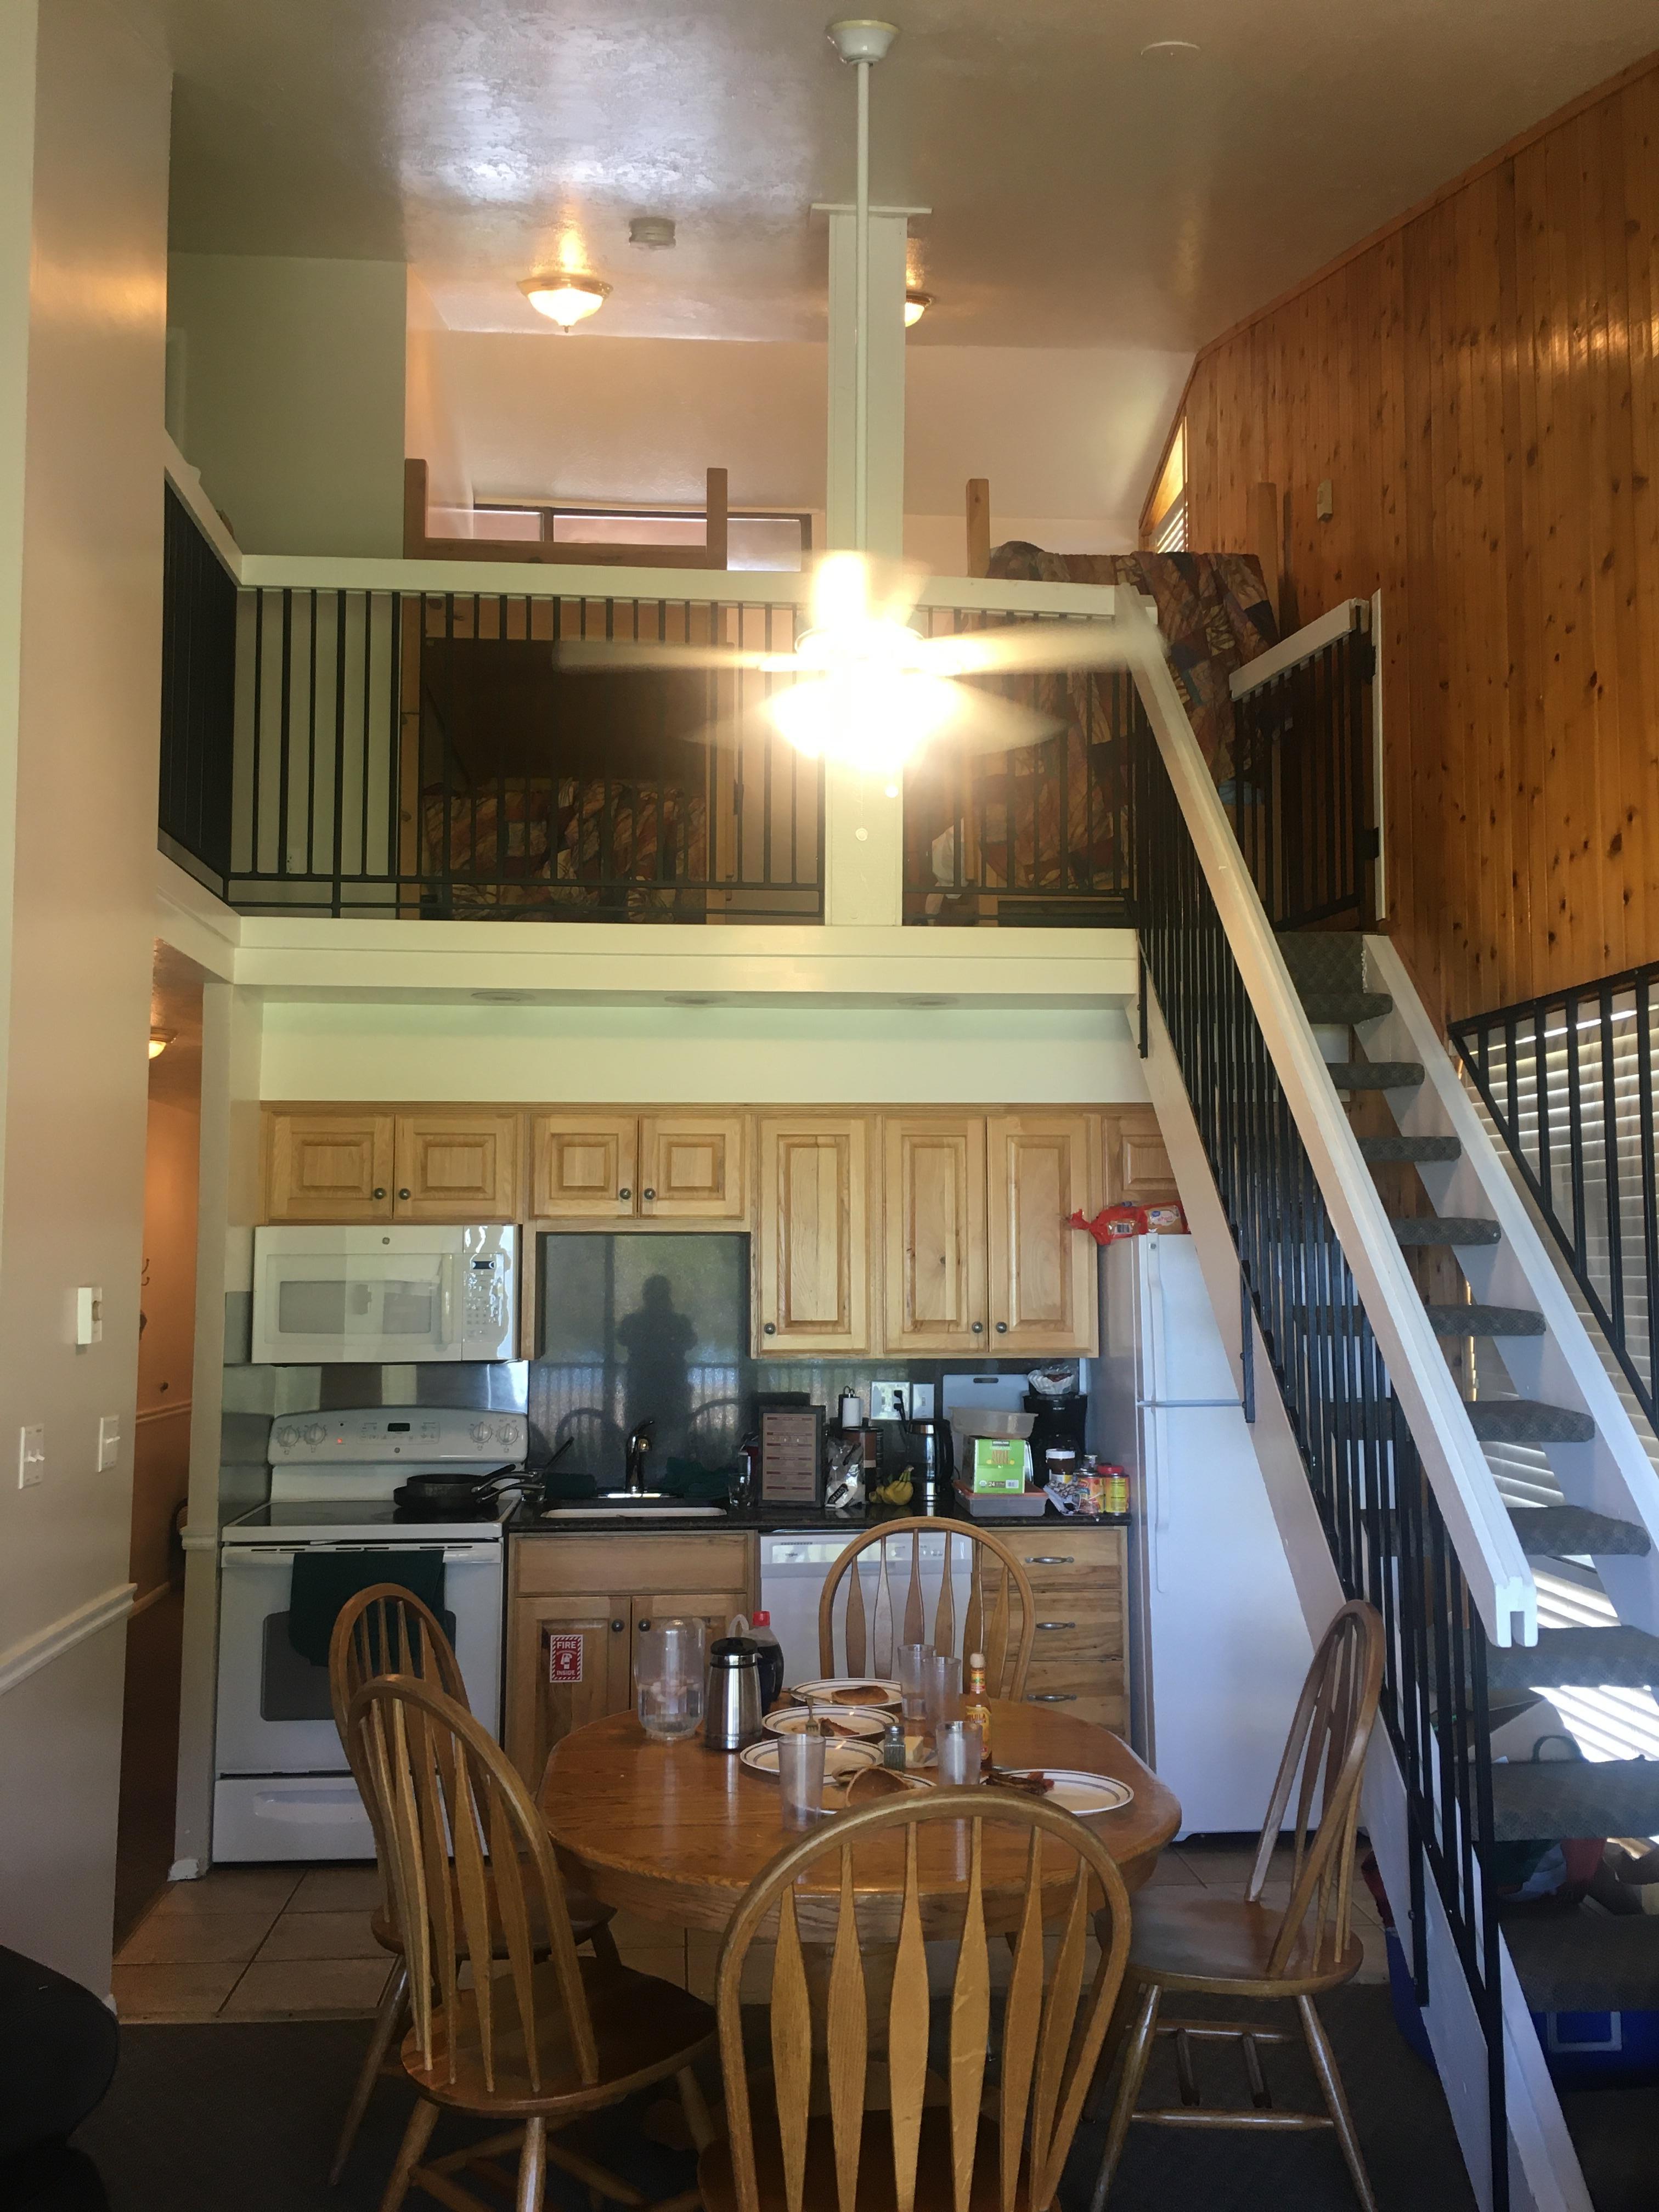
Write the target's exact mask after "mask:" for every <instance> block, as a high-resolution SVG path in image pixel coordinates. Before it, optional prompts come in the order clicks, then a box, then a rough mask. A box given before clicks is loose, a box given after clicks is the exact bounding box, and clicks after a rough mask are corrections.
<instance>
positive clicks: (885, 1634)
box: [760, 1522, 973, 1684]
mask: <svg viewBox="0 0 1659 2212" xmlns="http://www.w3.org/2000/svg"><path fill="white" fill-rule="evenodd" d="M946 1525H947V1524H945V1522H940V1524H939V1532H938V1534H934V1533H933V1531H932V1530H931V1529H927V1530H924V1531H923V1532H922V1534H921V1535H920V1536H918V1537H917V1539H916V1540H915V1541H916V1547H917V1553H918V1558H917V1567H918V1571H919V1574H920V1577H921V1601H922V1609H923V1615H924V1618H925V1619H926V1621H927V1629H928V1632H929V1634H930V1635H931V1632H932V1630H933V1615H934V1613H935V1611H936V1609H937V1607H938V1605H939V1583H940V1581H941V1579H942V1578H943V1575H944V1571H945V1533H946ZM854 1533H856V1532H854V1531H852V1530H849V1531H848V1534H846V1535H842V1534H823V1535H817V1536H763V1537H762V1538H761V1540H760V1591H761V1596H760V1601H761V1603H762V1605H763V1607H765V1609H766V1611H767V1612H768V1613H770V1614H771V1616H772V1633H773V1635H774V1636H775V1637H776V1638H777V1639H778V1642H779V1643H780V1644H781V1645H782V1647H783V1679H784V1681H785V1682H786V1684H787V1683H792V1682H810V1681H811V1680H812V1679H813V1677H814V1676H815V1675H816V1674H817V1672H818V1599H819V1597H820V1596H821V1595H822V1594H823V1581H824V1577H825V1576H826V1575H827V1574H828V1573H829V1570H830V1568H831V1567H833V1566H834V1565H835V1564H836V1560H837V1559H839V1558H840V1557H841V1555H842V1553H843V1552H844V1551H845V1550H846V1548H847V1546H848V1542H849V1541H850V1540H851V1537H852V1535H853V1534H854ZM883 1548H885V1550H886V1552H887V1594H886V1595H885V1596H884V1595H882V1592H881V1561H880V1553H881V1552H882V1550H883ZM972 1552H973V1547H972V1545H971V1544H969V1543H966V1542H962V1541H958V1542H957V1543H956V1544H954V1545H952V1546H951V1589H952V1592H953V1594H954V1596H955V1601H956V1617H957V1625H958V1632H959V1631H960V1624H961V1623H962V1621H963V1620H964V1619H965V1618H966V1614H967V1609H968V1587H969V1572H970V1566H971V1557H972ZM859 1573H860V1581H861V1583H862V1584H863V1589H864V1617H865V1620H866V1622H867V1624H868V1626H869V1634H870V1648H869V1651H868V1654H867V1656H866V1665H867V1666H868V1668H869V1669H870V1671H871V1672H872V1674H884V1675H890V1674H891V1673H892V1668H893V1646H894V1643H895V1641H896V1640H902V1638H900V1639H895V1638H894V1636H893V1633H892V1628H891V1622H890V1614H891V1613H892V1611H893V1610H894V1609H895V1608H896V1611H897V1614H898V1619H899V1621H900V1624H901V1626H902V1622H903V1619H904V1602H905V1598H906V1595H907V1594H908V1590H909V1587H910V1539H909V1538H908V1536H896V1537H895V1538H894V1539H893V1541H891V1543H890V1544H889V1545H887V1546H886V1547H882V1546H880V1545H877V1544H872V1545H870V1546H869V1547H868V1548H867V1549H866V1550H865V1551H863V1552H861V1553H860V1554H859ZM840 1618H841V1607H840V1606H839V1605H837V1607H836V1620H837V1622H838V1623H839V1620H840ZM836 1643H837V1646H839V1644H840V1636H839V1632H838V1633H837V1637H836ZM840 1656H841V1655H840V1651H839V1649H838V1650H837V1658H838V1659H839V1657H840Z"/></svg>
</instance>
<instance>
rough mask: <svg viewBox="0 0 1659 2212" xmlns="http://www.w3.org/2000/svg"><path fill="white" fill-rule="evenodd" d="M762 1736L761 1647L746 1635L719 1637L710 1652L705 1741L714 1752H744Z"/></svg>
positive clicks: (704, 1722)
mask: <svg viewBox="0 0 1659 2212" xmlns="http://www.w3.org/2000/svg"><path fill="white" fill-rule="evenodd" d="M762 1733H763V1731H762V1729H761V1659H760V1646H759V1644H756V1643H753V1642H751V1641H750V1638H748V1637H746V1636H721V1637H717V1638H715V1640H714V1643H713V1644H711V1645H710V1646H709V1649H708V1703H707V1705H706V1707H705V1709H704V1712H703V1721H702V1740H703V1741H704V1743H705V1744H706V1745H707V1746H708V1748H709V1750H710V1751H743V1750H744V1749H746V1747H748V1746H749V1745H750V1744H751V1743H756V1742H758V1741H759V1740H760V1737H761V1735H762Z"/></svg>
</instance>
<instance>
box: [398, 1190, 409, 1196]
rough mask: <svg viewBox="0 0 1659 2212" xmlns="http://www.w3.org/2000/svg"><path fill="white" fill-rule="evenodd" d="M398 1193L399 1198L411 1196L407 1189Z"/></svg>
mask: <svg viewBox="0 0 1659 2212" xmlns="http://www.w3.org/2000/svg"><path fill="white" fill-rule="evenodd" d="M408 1196H409V1193H408V1192H407V1191H406V1190H400V1191H399V1192H398V1197H399V1198H407V1197H408Z"/></svg>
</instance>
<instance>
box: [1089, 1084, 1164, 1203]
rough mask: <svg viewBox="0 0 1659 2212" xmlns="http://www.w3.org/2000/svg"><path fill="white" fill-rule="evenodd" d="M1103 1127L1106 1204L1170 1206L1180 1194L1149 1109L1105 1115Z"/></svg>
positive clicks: (1161, 1135)
mask: <svg viewBox="0 0 1659 2212" xmlns="http://www.w3.org/2000/svg"><path fill="white" fill-rule="evenodd" d="M1105 1127H1106V1203H1107V1205H1108V1206H1118V1205H1122V1204H1127V1205H1129V1206H1169V1205H1173V1204H1174V1203H1175V1201H1176V1199H1177V1198H1178V1197H1179V1196H1180V1193H1179V1192H1178V1191H1177V1190H1176V1179H1175V1170H1174V1169H1173V1168H1172V1167H1171V1166H1170V1154H1169V1150H1168V1147H1167V1146H1165V1144H1164V1133H1163V1131H1162V1130H1161V1129H1160V1128H1159V1127H1158V1116H1157V1115H1156V1114H1155V1113H1154V1112H1153V1111H1152V1108H1151V1107H1150V1106H1147V1107H1144V1108H1137V1109H1131V1110H1130V1111H1129V1112H1127V1113H1123V1114H1109V1115H1107V1116H1106V1117H1105Z"/></svg>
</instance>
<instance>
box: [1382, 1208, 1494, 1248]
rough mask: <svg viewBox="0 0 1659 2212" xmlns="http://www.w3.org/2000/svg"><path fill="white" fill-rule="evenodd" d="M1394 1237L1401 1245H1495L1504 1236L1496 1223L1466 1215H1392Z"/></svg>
mask: <svg viewBox="0 0 1659 2212" xmlns="http://www.w3.org/2000/svg"><path fill="white" fill-rule="evenodd" d="M1389 1224H1390V1225H1391V1227H1392V1228H1393V1230H1394V1233H1395V1237H1396V1239H1397V1240H1398V1242H1399V1243H1401V1244H1412V1245H1419V1244H1498V1243H1502V1241H1503V1235H1504V1232H1503V1231H1502V1230H1501V1229H1499V1227H1498V1224H1497V1223H1496V1222H1495V1221H1485V1220H1482V1219H1480V1218H1479V1217H1478V1216H1476V1215H1474V1214H1468V1213H1391V1214H1390V1215H1389Z"/></svg>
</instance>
